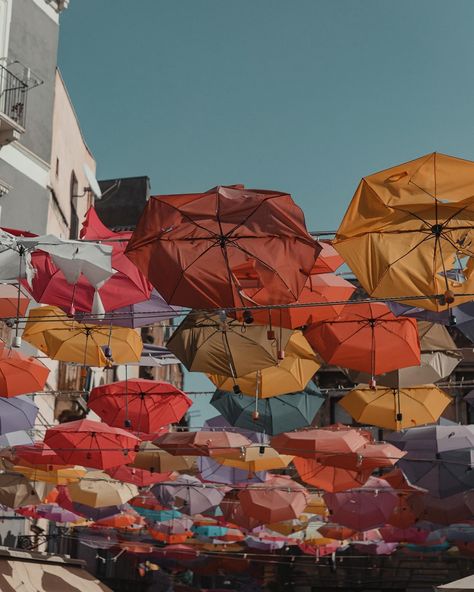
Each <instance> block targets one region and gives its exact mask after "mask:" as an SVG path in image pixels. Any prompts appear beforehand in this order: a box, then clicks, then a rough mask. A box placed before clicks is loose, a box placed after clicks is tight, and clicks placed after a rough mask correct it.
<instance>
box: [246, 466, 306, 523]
mask: <svg viewBox="0 0 474 592" xmlns="http://www.w3.org/2000/svg"><path fill="white" fill-rule="evenodd" d="M239 500H240V504H241V506H242V509H243V510H244V512H246V513H247V514H248V515H249V516H250V517H253V518H257V519H259V520H262V522H264V523H265V524H268V523H270V522H282V521H283V520H292V519H293V518H298V516H299V515H300V514H302V513H303V511H304V509H305V508H306V506H307V504H308V500H309V494H308V492H307V490H306V489H305V488H304V487H303V485H300V484H299V483H297V482H296V481H293V480H292V479H290V477H287V476H285V475H278V476H277V475H275V476H273V477H271V478H270V479H268V480H267V481H266V482H265V483H256V484H253V485H251V486H250V487H249V488H247V489H243V490H241V491H240V492H239Z"/></svg>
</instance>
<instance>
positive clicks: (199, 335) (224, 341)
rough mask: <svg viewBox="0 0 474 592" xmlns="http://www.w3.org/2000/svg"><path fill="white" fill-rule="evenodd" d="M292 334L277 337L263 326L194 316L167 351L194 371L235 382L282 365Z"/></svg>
mask: <svg viewBox="0 0 474 592" xmlns="http://www.w3.org/2000/svg"><path fill="white" fill-rule="evenodd" d="M290 336H291V331H289V330H288V329H280V330H279V331H278V332H277V334H276V333H275V332H274V331H272V332H270V331H269V329H268V327H266V326H263V325H251V326H247V325H243V324H242V323H239V322H238V321H235V320H232V319H228V318H226V317H225V316H219V315H215V314H206V313H196V312H192V313H190V314H189V315H188V316H187V317H186V318H185V319H184V320H183V321H182V323H181V324H180V325H179V326H178V328H177V329H176V331H175V332H174V333H173V335H172V337H171V339H169V341H168V343H167V348H168V349H169V350H170V351H171V352H172V353H174V355H175V356H176V357H177V358H178V359H179V360H180V361H181V362H182V363H183V364H184V366H185V367H186V368H187V369H188V370H189V371H191V372H209V373H213V374H222V375H224V376H227V377H232V378H233V379H234V380H235V379H236V378H237V377H239V376H244V375H245V374H249V373H250V372H255V371H256V370H260V369H262V368H267V367H269V366H275V365H277V364H278V361H279V356H280V357H281V356H282V354H281V351H282V350H283V349H284V348H285V346H286V344H287V342H288V339H289V338H290Z"/></svg>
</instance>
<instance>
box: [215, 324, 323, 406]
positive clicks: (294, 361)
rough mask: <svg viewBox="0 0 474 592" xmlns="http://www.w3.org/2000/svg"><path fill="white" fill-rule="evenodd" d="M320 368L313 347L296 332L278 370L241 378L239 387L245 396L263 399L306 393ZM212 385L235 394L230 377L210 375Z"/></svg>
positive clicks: (274, 367)
mask: <svg viewBox="0 0 474 592" xmlns="http://www.w3.org/2000/svg"><path fill="white" fill-rule="evenodd" d="M319 367H320V364H319V362H318V358H317V356H316V354H315V353H314V351H313V349H312V347H311V346H310V344H309V343H308V341H307V340H306V338H305V337H303V334H302V333H301V331H294V332H293V334H292V335H291V337H290V339H289V341H288V343H287V346H286V348H285V357H284V358H283V360H280V362H279V363H278V365H277V366H272V367H270V368H264V369H263V370H258V371H256V372H252V373H250V374H246V375H245V376H241V377H239V380H238V382H239V387H240V389H241V391H242V392H243V393H244V394H245V395H252V396H258V397H259V398H261V399H266V398H268V397H275V396H278V395H284V394H286V393H296V392H299V391H302V390H304V388H305V387H306V385H307V384H308V382H309V381H310V380H311V378H312V377H313V375H314V374H315V373H316V372H317V371H318V370H319ZM208 376H209V378H210V379H211V380H212V382H213V383H214V384H215V385H216V386H217V387H218V388H219V389H221V390H223V391H232V386H233V381H232V379H230V378H228V377H227V376H221V375H219V374H209V375H208Z"/></svg>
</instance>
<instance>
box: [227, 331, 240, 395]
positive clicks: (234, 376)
mask: <svg viewBox="0 0 474 592" xmlns="http://www.w3.org/2000/svg"><path fill="white" fill-rule="evenodd" d="M222 339H223V342H224V349H225V350H226V352H225V353H226V355H227V360H228V362H229V369H230V373H231V376H232V381H233V383H234V386H233V387H232V390H233V391H234V393H235V394H236V395H240V393H241V392H242V391H241V390H240V386H239V385H238V384H237V371H236V369H235V364H234V359H233V357H232V352H231V349H230V345H229V340H228V338H227V331H226V329H225V328H224V329H223V331H222Z"/></svg>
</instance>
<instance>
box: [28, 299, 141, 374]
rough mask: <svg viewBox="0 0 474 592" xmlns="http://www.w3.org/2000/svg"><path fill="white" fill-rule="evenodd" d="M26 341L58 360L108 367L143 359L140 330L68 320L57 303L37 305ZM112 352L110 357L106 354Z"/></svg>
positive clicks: (30, 316)
mask: <svg viewBox="0 0 474 592" xmlns="http://www.w3.org/2000/svg"><path fill="white" fill-rule="evenodd" d="M23 338H24V340H25V341H27V342H28V343H30V344H31V345H33V346H34V347H37V348H38V349H39V350H41V351H42V352H43V353H45V354H46V355H47V356H49V357H50V358H52V359H54V360H61V361H63V362H76V363H78V364H84V365H88V366H105V365H107V363H108V362H109V361H110V359H113V361H114V362H115V363H117V364H125V363H127V362H137V361H139V360H140V355H141V351H142V347H143V344H142V340H141V338H140V336H139V335H138V333H137V332H136V331H133V330H132V329H127V328H125V327H105V326H95V325H87V324H82V323H79V322H77V321H72V320H68V319H67V318H66V316H65V315H64V313H63V312H62V311H61V310H59V309H58V308H56V307H53V306H43V307H40V308H34V309H32V310H31V311H30V313H29V315H28V320H27V322H26V325H25V330H24V332H23ZM107 351H108V353H109V354H110V355H109V356H108V357H109V360H108V359H107V357H106V356H105V354H104V352H105V353H107Z"/></svg>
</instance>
